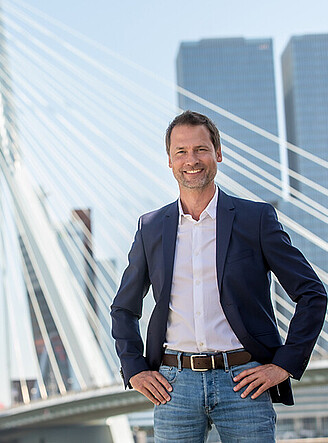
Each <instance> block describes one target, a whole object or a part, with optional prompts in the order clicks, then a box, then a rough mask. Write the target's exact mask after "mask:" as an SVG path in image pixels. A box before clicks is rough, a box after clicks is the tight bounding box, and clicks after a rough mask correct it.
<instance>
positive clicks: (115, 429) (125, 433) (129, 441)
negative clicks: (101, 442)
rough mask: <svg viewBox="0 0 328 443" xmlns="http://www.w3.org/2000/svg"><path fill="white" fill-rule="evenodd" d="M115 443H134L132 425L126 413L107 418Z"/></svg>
mask: <svg viewBox="0 0 328 443" xmlns="http://www.w3.org/2000/svg"><path fill="white" fill-rule="evenodd" d="M106 424H107V425H108V426H109V429H110V433H111V436H112V439H113V443H122V442H123V441H124V443H134V439H133V435H132V431H131V427H130V424H129V420H128V417H127V416H126V415H116V416H115V417H110V418H108V419H107V420H106Z"/></svg>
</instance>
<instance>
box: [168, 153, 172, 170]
mask: <svg viewBox="0 0 328 443" xmlns="http://www.w3.org/2000/svg"><path fill="white" fill-rule="evenodd" d="M168 160H169V168H172V162H171V157H170V156H169V155H168Z"/></svg>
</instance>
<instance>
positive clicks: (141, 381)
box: [130, 371, 172, 406]
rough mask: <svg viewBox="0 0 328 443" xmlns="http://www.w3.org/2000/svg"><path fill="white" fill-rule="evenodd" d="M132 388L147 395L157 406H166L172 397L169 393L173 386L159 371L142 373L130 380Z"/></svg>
mask: <svg viewBox="0 0 328 443" xmlns="http://www.w3.org/2000/svg"><path fill="white" fill-rule="evenodd" d="M130 384H131V386H132V387H133V388H134V389H135V390H136V391H139V392H141V394H143V395H145V396H146V397H147V398H148V399H149V400H150V401H152V402H153V403H154V404H155V405H157V406H158V405H160V404H161V403H162V404H163V405H164V404H165V403H166V402H167V401H170V400H171V397H170V396H169V394H168V393H167V391H169V392H171V391H172V386H171V385H170V383H169V382H168V381H167V380H166V378H165V377H163V376H162V375H161V374H160V373H159V372H157V371H142V372H139V374H136V375H134V376H133V377H131V378H130Z"/></svg>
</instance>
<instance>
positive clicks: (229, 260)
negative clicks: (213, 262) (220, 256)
mask: <svg viewBox="0 0 328 443" xmlns="http://www.w3.org/2000/svg"><path fill="white" fill-rule="evenodd" d="M253 255H254V252H253V250H252V249H245V250H244V251H241V252H238V253H235V254H230V255H228V256H227V261H226V262H227V263H232V262H235V261H238V260H243V259H244V258H248V257H252V256H253Z"/></svg>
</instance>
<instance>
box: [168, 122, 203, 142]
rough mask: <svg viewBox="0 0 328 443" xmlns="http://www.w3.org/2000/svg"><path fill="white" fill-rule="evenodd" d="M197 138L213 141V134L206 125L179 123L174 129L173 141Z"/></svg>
mask: <svg viewBox="0 0 328 443" xmlns="http://www.w3.org/2000/svg"><path fill="white" fill-rule="evenodd" d="M196 139H198V140H201V139H202V140H204V141H209V140H210V141H211V134H210V132H209V130H208V129H207V127H206V126H205V125H177V126H175V127H174V128H173V129H172V133H171V143H172V141H174V142H178V141H180V140H181V141H183V140H186V141H187V140H190V141H193V140H196Z"/></svg>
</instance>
